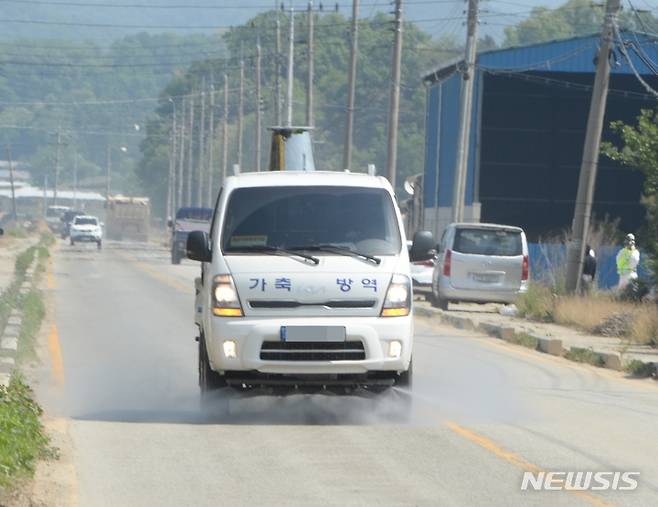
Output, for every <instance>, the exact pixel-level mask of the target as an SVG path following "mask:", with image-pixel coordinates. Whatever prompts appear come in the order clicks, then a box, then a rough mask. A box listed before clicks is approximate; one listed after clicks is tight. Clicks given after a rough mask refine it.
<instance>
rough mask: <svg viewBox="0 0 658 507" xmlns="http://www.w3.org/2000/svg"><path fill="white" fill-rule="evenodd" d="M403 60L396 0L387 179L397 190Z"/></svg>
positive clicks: (400, 25) (400, 19)
mask: <svg viewBox="0 0 658 507" xmlns="http://www.w3.org/2000/svg"><path fill="white" fill-rule="evenodd" d="M401 59H402V0H395V42H394V46H393V73H392V74H393V75H392V79H391V100H390V104H389V106H390V107H389V112H388V154H387V158H386V177H387V178H388V181H389V182H390V183H391V186H392V187H393V190H395V169H396V164H397V158H398V118H399V116H400V64H401Z"/></svg>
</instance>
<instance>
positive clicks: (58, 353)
mask: <svg viewBox="0 0 658 507" xmlns="http://www.w3.org/2000/svg"><path fill="white" fill-rule="evenodd" d="M48 350H49V351H50V359H51V361H52V365H53V378H54V379H55V383H56V384H57V385H58V386H59V387H61V386H63V385H64V361H63V359H62V348H61V347H60V344H59V334H58V333H57V326H56V325H55V324H53V325H52V326H51V327H50V333H49V334H48Z"/></svg>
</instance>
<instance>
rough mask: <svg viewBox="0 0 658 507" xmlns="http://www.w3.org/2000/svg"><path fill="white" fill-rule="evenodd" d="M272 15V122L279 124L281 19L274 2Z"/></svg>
mask: <svg viewBox="0 0 658 507" xmlns="http://www.w3.org/2000/svg"><path fill="white" fill-rule="evenodd" d="M274 15H275V16H276V22H275V23H276V33H275V39H274V42H275V44H276V47H275V49H274V53H275V54H274V124H275V125H277V126H278V125H281V21H280V20H279V9H278V7H277V4H276V2H274Z"/></svg>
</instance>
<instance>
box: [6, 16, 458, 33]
mask: <svg viewBox="0 0 658 507" xmlns="http://www.w3.org/2000/svg"><path fill="white" fill-rule="evenodd" d="M460 19H463V16H458V17H439V18H424V19H410V20H406V21H405V24H418V23H432V22H435V21H449V20H460ZM363 20H364V19H363V18H362V19H361V20H360V21H363ZM0 23H17V24H27V25H29V24H34V25H54V26H76V27H88V28H122V29H124V28H131V29H140V30H217V29H229V28H241V29H244V28H260V27H256V26H248V25H247V26H244V25H243V26H240V27H236V26H235V25H125V24H118V23H91V22H80V21H52V20H43V19H0ZM390 23H391V21H389V20H387V21H381V22H371V23H370V25H371V26H372V25H389V24H390ZM349 24H350V21H340V22H333V23H322V24H320V25H319V27H322V28H325V27H329V26H347V25H349Z"/></svg>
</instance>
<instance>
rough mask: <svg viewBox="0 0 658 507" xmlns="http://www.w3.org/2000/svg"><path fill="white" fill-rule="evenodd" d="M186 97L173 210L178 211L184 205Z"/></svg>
mask: <svg viewBox="0 0 658 507" xmlns="http://www.w3.org/2000/svg"><path fill="white" fill-rule="evenodd" d="M186 102H187V101H186V100H185V98H183V100H182V101H181V104H182V107H183V110H182V111H181V116H180V117H181V122H180V138H179V139H180V141H179V142H178V145H179V146H178V151H179V152H180V156H179V157H178V178H176V184H177V187H178V188H176V206H175V207H174V210H173V212H174V213H176V210H177V208H180V207H181V206H182V205H183V174H184V172H185V104H186Z"/></svg>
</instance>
